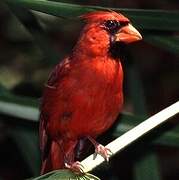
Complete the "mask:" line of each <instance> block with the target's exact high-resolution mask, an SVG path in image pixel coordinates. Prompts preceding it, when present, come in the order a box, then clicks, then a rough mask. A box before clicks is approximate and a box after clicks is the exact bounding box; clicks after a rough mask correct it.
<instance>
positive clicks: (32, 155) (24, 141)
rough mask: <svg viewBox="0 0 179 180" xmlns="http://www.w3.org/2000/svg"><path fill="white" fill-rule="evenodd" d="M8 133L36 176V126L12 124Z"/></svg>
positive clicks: (37, 161)
mask: <svg viewBox="0 0 179 180" xmlns="http://www.w3.org/2000/svg"><path fill="white" fill-rule="evenodd" d="M9 135H10V136H11V138H12V139H13V140H14V142H15V143H16V145H17V147H18V149H19V151H20V152H21V154H22V157H23V158H24V161H25V162H26V164H27V165H28V167H29V169H30V171H31V172H32V173H33V175H34V176H37V175H38V174H39V172H40V169H39V168H40V148H39V142H38V139H39V138H38V128H37V127H36V128H34V127H29V126H19V125H17V126H16V125H13V126H12V127H11V129H10V130H9Z"/></svg>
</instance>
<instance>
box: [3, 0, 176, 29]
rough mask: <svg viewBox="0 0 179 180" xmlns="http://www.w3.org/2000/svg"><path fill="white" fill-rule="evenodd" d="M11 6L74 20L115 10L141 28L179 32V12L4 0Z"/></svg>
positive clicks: (32, 0)
mask: <svg viewBox="0 0 179 180" xmlns="http://www.w3.org/2000/svg"><path fill="white" fill-rule="evenodd" d="M4 1H5V2H7V3H8V4H9V5H15V6H21V7H25V8H28V9H31V10H36V11H40V12H44V13H47V14H51V15H54V16H59V17H65V18H74V17H77V16H79V15H81V14H84V13H86V12H91V11H95V10H109V9H112V10H115V11H120V12H122V13H123V14H125V15H127V16H128V17H129V18H130V19H131V21H132V22H133V23H134V24H135V25H136V26H137V27H139V28H142V29H152V30H172V31H177V30H179V21H178V19H179V11H172V12H171V11H165V10H138V9H121V8H112V7H111V8H109V7H108V8H107V7H100V6H84V5H76V4H69V3H61V2H54V1H46V0H4Z"/></svg>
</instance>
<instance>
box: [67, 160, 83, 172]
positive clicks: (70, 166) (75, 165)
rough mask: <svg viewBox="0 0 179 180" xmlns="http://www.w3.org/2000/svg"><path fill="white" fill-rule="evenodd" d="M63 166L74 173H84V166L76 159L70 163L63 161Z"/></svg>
mask: <svg viewBox="0 0 179 180" xmlns="http://www.w3.org/2000/svg"><path fill="white" fill-rule="evenodd" d="M65 167H66V168H67V169H70V170H72V171H73V172H75V173H79V174H84V171H83V169H84V167H83V165H82V164H81V163H80V162H79V161H76V162H73V163H70V164H68V163H65Z"/></svg>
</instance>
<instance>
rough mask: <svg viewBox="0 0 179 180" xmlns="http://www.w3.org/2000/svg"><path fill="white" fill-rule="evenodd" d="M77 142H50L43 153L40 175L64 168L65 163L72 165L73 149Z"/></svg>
mask: <svg viewBox="0 0 179 180" xmlns="http://www.w3.org/2000/svg"><path fill="white" fill-rule="evenodd" d="M76 145H77V140H75V141H74V140H62V139H61V140H60V141H59V142H58V143H57V142H56V141H52V142H51V143H50V144H49V145H48V148H47V151H46V152H44V155H45V154H46V155H45V156H44V158H42V168H41V174H45V173H47V172H49V171H53V170H57V169H63V168H65V163H69V164H70V163H73V162H74V159H75V147H76Z"/></svg>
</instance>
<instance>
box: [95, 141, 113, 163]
mask: <svg viewBox="0 0 179 180" xmlns="http://www.w3.org/2000/svg"><path fill="white" fill-rule="evenodd" d="M98 154H100V155H101V156H102V157H103V158H104V159H105V160H106V161H107V162H108V161H109V157H110V156H111V155H112V151H111V150H110V149H109V148H106V147H104V146H103V145H101V144H97V145H96V146H95V153H94V156H93V159H95V158H96V156H97V155H98Z"/></svg>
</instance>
